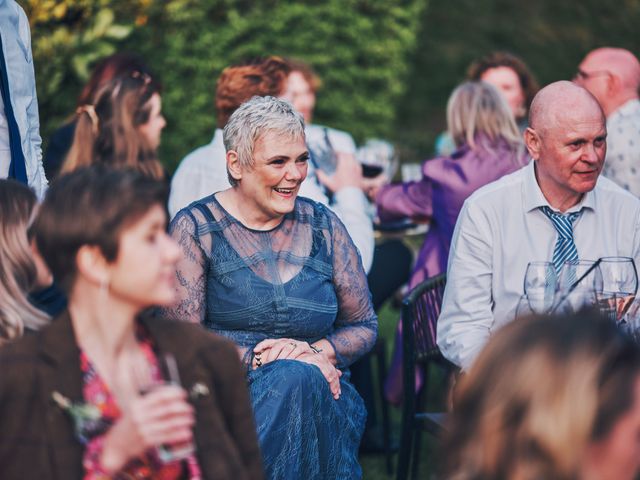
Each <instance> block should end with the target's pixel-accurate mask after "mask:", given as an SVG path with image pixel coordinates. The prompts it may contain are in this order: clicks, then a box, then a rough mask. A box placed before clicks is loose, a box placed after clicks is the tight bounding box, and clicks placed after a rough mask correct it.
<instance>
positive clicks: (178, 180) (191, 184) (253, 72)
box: [169, 56, 289, 217]
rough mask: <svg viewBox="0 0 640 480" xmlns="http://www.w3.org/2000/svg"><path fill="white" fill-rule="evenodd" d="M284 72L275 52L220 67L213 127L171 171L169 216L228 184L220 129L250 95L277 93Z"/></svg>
mask: <svg viewBox="0 0 640 480" xmlns="http://www.w3.org/2000/svg"><path fill="white" fill-rule="evenodd" d="M288 73H289V67H288V65H287V64H286V62H285V61H284V60H282V59H281V58H280V57H276V56H271V57H266V58H256V59H253V60H251V61H249V62H244V63H240V64H238V65H232V66H229V67H227V68H225V69H224V70H223V71H222V74H220V78H219V79H218V83H217V85H216V96H215V106H216V123H217V128H216V130H215V132H214V134H213V139H212V140H211V143H209V144H208V145H204V146H202V147H199V148H197V149H196V150H194V151H193V152H191V153H189V154H188V155H187V156H186V157H184V158H183V159H182V161H181V162H180V165H179V166H178V169H177V170H176V172H175V173H174V175H173V178H172V180H171V195H170V197H169V213H170V215H171V217H173V216H175V214H176V213H178V211H179V210H181V209H182V208H184V207H186V206H188V205H189V204H190V203H192V202H195V201H196V200H200V199H201V198H204V197H208V196H209V195H212V194H214V193H216V192H220V191H222V190H226V189H227V188H229V186H230V183H229V179H228V177H227V162H226V151H225V148H224V142H223V139H222V129H223V128H224V126H225V125H226V124H227V122H228V121H229V117H230V116H231V114H232V113H233V112H235V111H236V110H237V109H238V107H239V106H240V105H242V104H243V103H244V102H246V101H247V100H249V99H250V98H251V97H254V96H259V97H264V96H268V95H269V96H273V97H277V96H279V95H281V94H282V93H283V91H284V89H285V85H286V83H285V82H286V79H287V75H288Z"/></svg>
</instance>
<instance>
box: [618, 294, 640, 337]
mask: <svg viewBox="0 0 640 480" xmlns="http://www.w3.org/2000/svg"><path fill="white" fill-rule="evenodd" d="M620 325H621V328H622V329H623V330H624V331H625V332H627V334H628V335H629V336H630V337H631V338H633V340H634V341H635V342H636V343H637V344H640V302H632V304H631V306H630V307H629V309H628V311H627V315H626V316H625V317H624V320H623V321H622V322H620Z"/></svg>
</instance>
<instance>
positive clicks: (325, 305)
mask: <svg viewBox="0 0 640 480" xmlns="http://www.w3.org/2000/svg"><path fill="white" fill-rule="evenodd" d="M224 142H225V147H226V150H227V170H228V173H229V180H230V182H231V184H232V185H233V186H232V187H231V188H230V189H228V190H225V191H222V192H218V193H216V194H214V195H211V196H209V197H206V198H203V199H202V200H200V201H198V202H195V203H193V204H191V206H189V207H187V208H185V209H183V210H181V211H180V212H179V213H178V214H177V215H176V217H175V218H174V219H173V220H172V222H171V227H170V230H171V234H172V236H173V237H174V238H175V239H177V240H178V241H179V243H180V245H181V246H182V248H183V250H184V258H183V260H181V261H180V262H179V263H178V269H177V276H178V280H179V284H180V285H179V289H178V290H179V297H180V302H179V303H178V306H177V307H176V308H174V309H173V310H172V315H173V316H174V317H175V318H178V319H182V320H191V321H193V322H197V323H201V324H203V325H204V326H206V327H207V328H208V329H210V330H212V331H214V332H216V333H219V334H221V335H225V336H227V337H229V338H231V339H233V340H234V341H235V342H236V344H237V346H238V350H239V353H240V356H241V358H242V359H243V362H244V364H245V366H246V368H247V372H248V382H249V388H250V393H251V400H252V403H253V408H254V413H255V418H256V423H257V426H258V438H259V441H260V445H261V447H262V451H263V458H264V463H265V469H266V472H267V477H268V478H270V479H274V480H275V479H278V480H281V479H296V480H297V479H318V480H319V479H322V480H330V479H340V480H343V479H355V478H361V476H362V473H361V469H360V466H359V464H358V459H357V452H358V443H359V441H360V436H361V435H362V430H363V427H364V419H365V415H366V412H365V410H364V406H363V403H362V399H361V398H360V397H359V395H358V394H357V392H356V391H355V389H354V388H353V386H352V385H351V384H350V383H349V382H348V381H347V378H348V370H346V369H347V367H348V366H349V365H350V364H351V363H353V362H354V361H355V360H356V359H358V358H359V357H360V356H361V355H363V354H364V353H366V352H367V351H368V350H369V349H370V348H371V346H372V345H373V343H374V341H375V338H376V330H377V321H376V316H375V313H374V312H373V308H372V305H371V301H370V297H369V291H368V288H367V280H366V276H365V273H364V270H363V268H362V262H361V261H360V257H359V255H358V251H357V250H356V248H355V246H354V245H353V242H352V241H351V238H350V237H349V235H348V233H347V231H346V229H345V228H344V225H343V224H342V223H341V222H340V221H339V220H338V218H337V217H336V216H335V215H334V214H333V213H332V212H331V211H329V210H328V209H327V208H326V207H324V206H322V205H320V204H318V203H315V202H313V201H311V200H308V199H305V198H300V197H298V196H297V194H298V189H299V188H300V184H301V183H302V181H303V180H304V179H305V176H306V172H307V160H308V157H309V153H308V151H307V148H306V145H305V137H304V123H303V120H302V118H301V116H300V114H298V113H296V112H295V111H294V110H293V108H292V107H291V105H289V104H288V103H286V102H284V101H281V100H277V99H275V98H273V97H263V98H259V97H254V98H253V99H251V100H250V101H248V102H247V103H245V104H243V105H242V106H241V107H240V108H239V109H238V110H236V111H235V112H234V113H233V114H232V115H231V118H230V119H229V121H228V123H227V125H226V126H225V128H224Z"/></svg>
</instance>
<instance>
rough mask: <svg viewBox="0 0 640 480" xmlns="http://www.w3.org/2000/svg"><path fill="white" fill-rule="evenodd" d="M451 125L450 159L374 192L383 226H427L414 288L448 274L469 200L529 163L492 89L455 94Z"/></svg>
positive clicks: (391, 393)
mask: <svg viewBox="0 0 640 480" xmlns="http://www.w3.org/2000/svg"><path fill="white" fill-rule="evenodd" d="M447 125H448V131H449V132H451V135H452V137H453V139H454V141H455V144H456V150H455V151H454V152H453V153H452V154H451V155H450V156H442V157H437V158H434V159H431V160H427V161H425V162H424V163H423V164H422V179H421V180H419V181H413V182H406V183H400V184H392V185H387V186H384V187H382V188H381V189H379V190H378V191H377V192H376V191H373V192H372V194H374V198H375V202H376V205H377V207H378V215H379V216H380V219H381V221H390V220H396V219H399V218H407V217H408V218H412V219H414V220H416V221H418V222H421V221H428V222H429V231H428V232H427V234H426V236H425V239H424V242H423V244H422V247H421V249H420V253H419V254H418V259H417V261H416V263H415V266H414V268H413V273H412V274H411V281H410V282H409V287H410V288H414V287H415V286H416V285H418V284H420V283H421V282H422V281H424V280H426V279H427V278H430V277H434V276H436V275H438V274H440V273H442V272H444V271H446V269H447V258H448V256H449V246H450V244H451V237H452V236H453V229H454V227H455V224H456V220H457V219H458V214H459V213H460V210H461V208H462V204H463V203H464V201H465V200H466V199H467V197H469V195H471V194H472V193H473V192H474V191H475V190H477V189H478V188H480V187H482V186H483V185H486V184H487V183H490V182H492V181H494V180H497V179H498V178H500V177H502V176H503V175H506V174H508V173H512V172H514V171H516V170H517V169H519V168H521V167H522V166H523V165H524V164H525V163H526V160H527V157H526V151H525V148H524V143H523V142H522V139H521V136H520V133H519V132H518V128H517V126H516V124H515V121H514V119H513V115H512V113H511V111H510V109H509V106H508V105H507V103H506V101H505V99H504V97H503V96H502V95H500V93H499V92H498V91H497V89H495V88H494V87H493V86H491V85H490V84H488V83H485V82H466V83H463V84H462V85H460V86H459V87H457V88H456V89H455V90H454V91H453V93H452V94H451V97H449V102H448V105H447ZM401 345H402V337H401V332H400V331H399V332H398V335H397V337H396V344H395V355H394V359H393V363H392V366H391V369H390V373H389V377H388V380H387V384H386V388H387V395H388V397H389V398H390V399H391V400H392V401H393V402H394V403H396V402H399V401H400V399H401V395H402V375H401V369H402V348H401Z"/></svg>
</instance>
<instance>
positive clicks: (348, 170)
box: [282, 59, 395, 291]
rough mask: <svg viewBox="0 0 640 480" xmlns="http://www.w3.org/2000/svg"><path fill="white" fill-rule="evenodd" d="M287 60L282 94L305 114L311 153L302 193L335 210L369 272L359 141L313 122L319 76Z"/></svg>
mask: <svg viewBox="0 0 640 480" xmlns="http://www.w3.org/2000/svg"><path fill="white" fill-rule="evenodd" d="M287 62H288V65H289V69H290V73H289V75H288V77H287V83H286V90H285V92H284V94H283V95H282V98H283V99H284V100H287V101H288V102H290V103H291V104H292V105H293V108H295V109H296V110H297V111H298V112H300V114H301V115H302V117H303V118H304V122H305V136H306V139H307V146H308V148H309V155H310V162H309V169H308V175H307V179H306V180H305V182H304V183H303V184H302V188H301V190H300V195H302V196H304V197H307V198H311V199H312V200H315V201H317V202H320V203H322V204H324V205H328V206H329V207H330V208H331V209H332V210H333V211H334V212H336V214H337V215H338V217H340V219H341V220H342V221H343V222H344V224H345V225H346V227H347V230H348V231H349V234H350V235H351V238H353V241H354V242H355V244H356V246H357V247H358V250H359V251H360V255H361V257H362V262H363V265H364V269H365V271H366V272H369V270H370V269H371V264H372V262H373V250H374V238H373V221H372V218H371V216H370V214H369V210H368V207H369V204H368V201H367V197H366V195H365V194H364V192H363V190H362V166H361V165H360V164H359V163H358V161H357V160H356V158H355V153H356V144H355V142H354V141H353V138H352V137H351V135H349V134H348V133H347V132H343V131H340V130H336V129H334V128H328V127H325V126H322V125H314V124H313V123H311V122H312V120H313V111H314V108H315V104H316V91H317V89H318V88H319V87H320V85H321V82H320V78H319V77H318V76H317V75H316V74H315V72H314V71H313V70H312V69H311V67H310V66H309V65H307V64H306V63H304V62H301V61H298V60H291V59H289V60H287ZM394 291H395V289H394Z"/></svg>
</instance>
